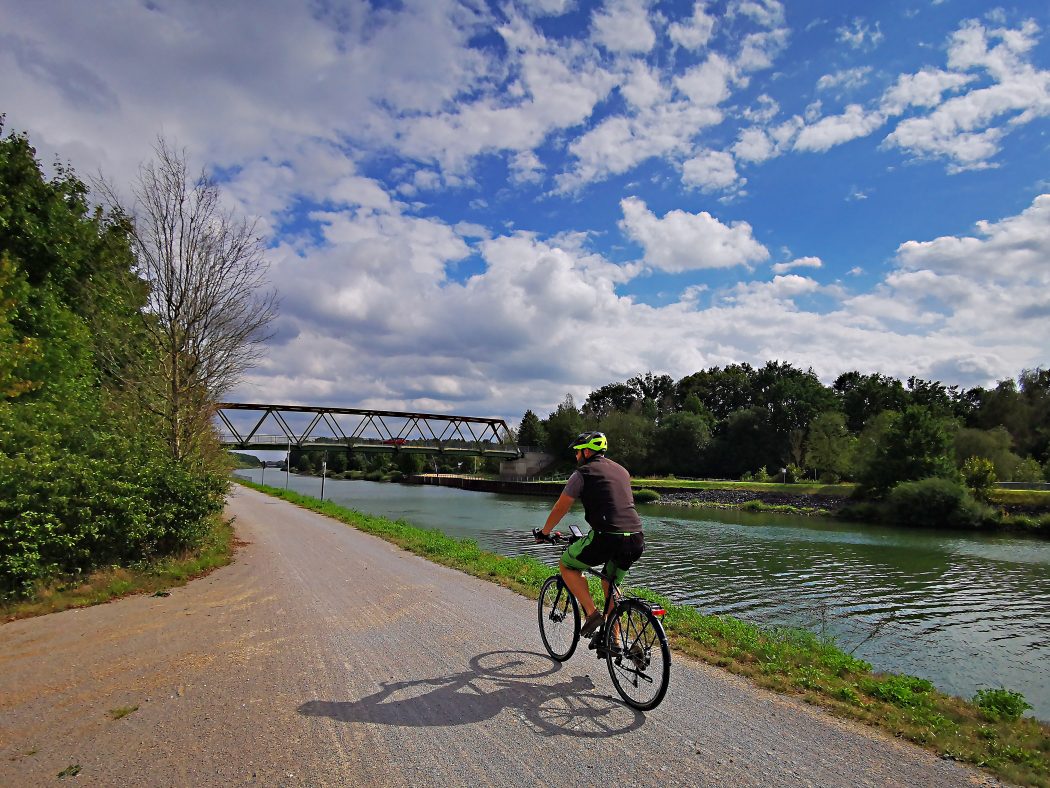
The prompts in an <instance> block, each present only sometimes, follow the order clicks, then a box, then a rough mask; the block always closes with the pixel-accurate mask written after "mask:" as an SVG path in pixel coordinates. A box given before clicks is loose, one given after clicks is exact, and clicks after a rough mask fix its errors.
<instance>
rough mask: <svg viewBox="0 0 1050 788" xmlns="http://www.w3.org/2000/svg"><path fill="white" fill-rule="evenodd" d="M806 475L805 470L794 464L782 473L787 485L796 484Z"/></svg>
mask: <svg viewBox="0 0 1050 788" xmlns="http://www.w3.org/2000/svg"><path fill="white" fill-rule="evenodd" d="M805 475H806V472H805V470H803V469H802V468H800V467H799V466H798V465H796V464H795V463H791V464H790V465H788V467H787V468H786V469H785V471H784V481H785V483H787V484H797V483H798V482H800V481H802V478H803V477H804V476H805Z"/></svg>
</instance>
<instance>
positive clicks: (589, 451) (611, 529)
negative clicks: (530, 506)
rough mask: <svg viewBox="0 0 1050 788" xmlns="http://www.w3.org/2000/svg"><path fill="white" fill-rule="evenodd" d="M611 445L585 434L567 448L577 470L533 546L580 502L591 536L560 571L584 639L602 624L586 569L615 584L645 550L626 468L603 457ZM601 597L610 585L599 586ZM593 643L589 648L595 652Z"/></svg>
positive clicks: (596, 434)
mask: <svg viewBox="0 0 1050 788" xmlns="http://www.w3.org/2000/svg"><path fill="white" fill-rule="evenodd" d="M608 446H609V443H608V441H607V440H606V437H605V435H604V434H603V433H601V432H584V433H581V434H580V435H578V436H577V438H576V440H574V441H573V442H572V444H571V445H570V446H569V448H570V449H572V450H573V451H574V452H576V464H577V465H578V466H579V467H577V469H576V470H575V471H574V472H573V474H572V475H571V476H570V477H569V480H568V481H567V482H566V484H565V489H563V490H562V493H561V496H560V497H559V498H558V501H557V502H556V503H555V504H554V507H553V508H552V509H551V512H550V514H549V515H548V516H547V522H546V523H545V524H544V526H543V529H542V530H541V531H540V532H539V533H538V534H537V535H536V541H542V540H544V539H548V538H549V537H550V533H551V531H552V530H553V529H554V526H556V525H557V524H558V523H559V522H560V521H561V519H562V518H563V517H564V516H565V514H566V513H567V512H568V511H569V509H571V508H572V505H573V504H574V503H575V502H576V501H577V500H581V501H583V510H584V516H585V518H586V520H587V523H588V524H589V525H590V526H591V531H590V533H588V534H587V536H585V537H584V538H583V539H580V540H579V541H577V542H575V543H574V544H572V545H570V546H569V549H568V550H566V551H565V552H564V553H562V556H561V565H560V566H559V570H560V572H561V576H562V578H563V579H564V580H565V585H567V586H568V587H569V590H570V591H571V592H572V593H573V596H575V597H576V599H577V601H579V603H580V604H581V605H582V606H583V611H584V613H585V614H586V616H587V618H586V620H585V621H584V623H583V626H582V627H581V629H580V634H581V635H583V636H584V637H589V636H590V635H592V634H593V633H594V632H595V631H596V630H597V629H598V628H599V627H600V626H601V623H602V613H601V611H600V610H598V607H597V605H595V604H594V599H592V598H591V591H590V588H588V586H587V579H586V578H585V577H584V576H583V572H584V570H585V569H587V567H592V566H597V565H598V564H605V568H604V570H603V572H604V573H605V574H607V575H610V576H612V577H613V579H614V581H615V582H616V584H617V585H619V584H620V582H621V581H622V580H623V578H624V577H625V576H626V575H627V570H628V569H630V568H631V565H632V564H633V563H634V562H635V561H637V560H638V558H639V556H641V554H642V551H643V550H644V549H645V537H644V536H643V535H642V521H641V519H640V518H639V517H638V512H637V511H636V510H635V508H634V493H633V492H632V491H631V477H630V474H628V473H627V469H626V468H624V467H623V466H622V465H619V464H618V463H615V462H613V461H612V460H610V459H609V458H608V457H606V456H605V451H606V449H608ZM602 588H603V589H604V591H605V598H606V599H608V598H609V583H608V581H606V580H603V581H602ZM594 646H595V644H593V643H592V644H591V647H592V648H593V647H594Z"/></svg>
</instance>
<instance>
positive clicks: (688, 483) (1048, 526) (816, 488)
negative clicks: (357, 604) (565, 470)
mask: <svg viewBox="0 0 1050 788" xmlns="http://www.w3.org/2000/svg"><path fill="white" fill-rule="evenodd" d="M403 481H404V482H405V483H407V484H433V485H439V486H442V487H453V488H456V489H462V490H473V491H475V492H489V493H504V494H508V495H532V496H542V497H546V498H557V497H558V495H559V494H560V493H561V491H562V489H563V488H564V486H565V482H564V480H549V481H544V480H538V481H505V480H502V479H497V478H491V477H483V476H467V475H454V474H417V475H414V476H410V477H408V478H406V479H404V480H403ZM633 486H634V489H635V492H636V493H637V492H638V491H639V490H652V491H653V492H655V493H658V494H659V499H658V501H652V502H659V503H660V504H661V505H668V506H688V507H712V508H723V509H725V508H735V509H745V510H751V511H780V512H785V513H790V514H801V515H819V516H829V517H840V518H843V519H850V520H855V521H859V522H872V523H876V522H878V521H877V520H876V519H872V518H871V517H870V516H869V515H870V514H872V513H873V512H874V510H872V509H871V507H867V508H864V509H862V510H857V509H856V503H857V502H856V501H853V500H851V498H850V495H851V494H852V492H853V490H854V488H855V485H852V484H807V483H800V484H776V483H763V482H732V481H693V480H668V479H635V480H634V481H633ZM990 503H991V504H992V505H993V506H994V507H995V508H996V509H998V510H999V511H1000V512H1001V513H1002V514H1004V515H1006V517H1005V519H1003V520H1002V521H1001V522H999V523H998V524H996V525H995V526H994V527H993V526H989V527H988V528H986V529H985V530H1002V531H1015V532H1024V533H1039V534H1043V535H1046V534H1050V492H1047V491H1042V490H1013V489H996V490H993V491H992V493H991V499H990ZM851 509H853V510H854V511H851ZM858 511H859V514H858Z"/></svg>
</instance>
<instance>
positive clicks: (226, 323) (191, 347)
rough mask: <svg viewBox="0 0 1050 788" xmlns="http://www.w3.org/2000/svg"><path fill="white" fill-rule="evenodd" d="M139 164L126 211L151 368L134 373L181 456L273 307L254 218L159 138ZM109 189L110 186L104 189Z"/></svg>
mask: <svg viewBox="0 0 1050 788" xmlns="http://www.w3.org/2000/svg"><path fill="white" fill-rule="evenodd" d="M154 150H155V152H156V159H155V160H154V161H151V162H149V163H147V164H144V165H143V166H142V167H140V168H139V174H138V178H137V179H136V181H135V183H134V186H133V193H134V198H135V202H134V208H133V210H132V211H131V213H130V216H129V218H130V227H131V238H132V247H133V250H134V253H135V260H136V266H137V268H138V273H139V275H140V276H141V277H142V278H143V279H144V280H145V281H146V283H147V284H148V287H149V294H148V298H147V304H146V309H145V310H144V312H143V319H144V321H145V326H146V334H147V336H148V338H149V344H150V345H151V350H152V355H153V359H152V362H153V363H152V366H153V372H152V374H149V375H144V376H142V381H140V382H143V383H146V385H145V387H144V388H145V389H146V391H147V392H148V396H147V398H146V399H147V407H148V408H149V409H150V410H151V411H152V412H153V413H154V414H155V415H156V416H157V417H159V418H160V419H161V420H162V422H163V424H164V429H165V431H166V433H167V435H168V443H169V445H170V448H171V453H172V456H173V457H174V458H175V459H176V460H180V461H181V460H184V459H186V458H187V457H189V456H191V455H192V454H193V453H194V452H195V450H196V449H197V448H198V445H199V442H200V437H201V436H202V435H206V434H207V433H208V431H209V430H210V429H211V426H210V425H211V419H212V416H213V413H214V406H215V404H216V403H217V402H219V401H220V399H221V397H222V395H223V394H224V393H226V392H228V391H229V390H230V389H231V388H232V387H233V386H234V385H235V384H236V383H237V382H238V380H239V379H240V378H241V376H242V375H243V374H244V372H245V371H246V370H248V369H249V368H250V367H252V366H253V365H254V364H255V363H256V362H257V361H258V359H259V356H260V354H261V352H262V346H261V343H262V342H263V341H265V340H266V339H268V338H269V336H270V334H267V327H268V326H269V324H270V322H271V321H272V320H273V318H274V317H275V316H276V314H277V298H276V293H275V292H274V291H272V290H268V289H267V287H266V271H267V265H266V262H265V260H264V256H263V252H264V246H263V242H262V239H261V238H260V237H259V235H258V234H257V232H256V224H255V222H254V221H249V220H247V219H245V218H242V217H238V216H236V215H235V214H234V213H233V212H232V211H229V210H226V209H224V208H222V206H220V204H219V197H220V195H219V188H218V186H217V185H216V183H215V182H214V180H212V179H211V178H209V177H208V176H207V174H206V173H204V172H201V174H200V175H198V176H197V177H196V178H195V179H191V178H190V176H189V170H188V166H187V163H186V153H185V151H175V150H173V149H172V148H171V147H170V146H169V145H168V143H167V142H166V141H165V140H164V139H163V138H160V139H158V141H157V145H156V146H155V148H154ZM110 194H111V195H112V192H110Z"/></svg>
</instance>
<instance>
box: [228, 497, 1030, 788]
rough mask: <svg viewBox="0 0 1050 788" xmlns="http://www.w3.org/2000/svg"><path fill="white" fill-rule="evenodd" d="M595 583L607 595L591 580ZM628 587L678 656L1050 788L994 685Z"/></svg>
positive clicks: (526, 565)
mask: <svg viewBox="0 0 1050 788" xmlns="http://www.w3.org/2000/svg"><path fill="white" fill-rule="evenodd" d="M237 483H238V484H243V485H244V486H246V487H250V488H252V489H255V490H259V491H260V492H264V493H267V494H268V495H272V496H275V497H278V498H283V499H284V500H286V501H289V502H291V503H294V504H296V505H297V506H301V507H303V508H305V509H310V510H312V511H315V512H318V513H320V514H323V515H326V516H328V517H331V518H333V519H335V520H338V521H340V522H342V523H345V524H347V525H349V526H352V527H354V528H356V529H358V530H360V531H364V532H365V533H369V534H373V535H375V536H378V537H380V538H382V539H385V540H386V541H388V542H392V543H393V544H396V545H398V546H399V547H402V548H404V549H405V550H407V551H409V552H411V553H415V554H416V555H420V556H422V557H424V558H426V559H428V560H430V561H433V562H434V563H438V564H442V565H444V566H448V567H452V568H454V569H458V570H460V571H463V572H465V573H467V574H470V575H473V576H475V577H480V578H483V579H485V580H490V581H493V582H496V583H499V584H500V585H503V586H505V587H507V588H510V589H513V590H514V591H517V592H519V593H521V594H524V595H525V596H528V597H530V598H532V599H536V598H537V597H538V596H539V590H540V586H541V585H542V584H543V581H544V580H545V579H546V578H548V577H550V575H551V571H552V569H551V567H549V566H547V565H546V564H544V563H542V562H540V561H537V560H535V559H533V558H527V557H519V558H507V557H505V556H501V555H497V554H495V553H490V552H487V551H485V550H482V549H480V548H479V547H478V545H477V543H476V542H474V541H472V540H469V539H453V538H452V537H449V536H446V535H445V534H444V533H442V532H441V531H439V530H436V529H423V528H419V527H417V526H414V525H411V524H410V523H407V522H405V521H403V520H397V521H393V520H389V519H387V518H385V517H377V516H373V515H368V514H362V513H361V512H357V511H354V510H352V509H346V508H344V507H342V506H338V505H337V504H334V503H332V502H331V501H320V500H318V499H316V498H311V497H310V496H306V495H302V494H300V493H296V492H293V491H290V490H283V489H278V488H275V487H264V486H262V485H258V484H255V483H252V482H249V481H246V480H244V479H237ZM522 538H523V539H524V538H525V534H524V533H523V534H522ZM591 589H592V592H593V593H595V594H596V598H600V589H599V587H598V583H597V582H596V581H594V580H593V579H592V586H591ZM630 593H632V594H635V595H637V596H641V597H644V598H646V599H649V600H651V601H653V602H656V603H657V604H660V605H662V606H663V607H664V608H665V609H666V610H667V614H666V615H665V617H664V626H665V628H666V630H667V634H668V638H669V639H670V641H671V644H672V646H673V647H674V649H675V650H676V651H678V652H680V653H683V654H687V655H689V656H691V657H694V658H697V659H701V660H703V661H705V662H708V663H711V664H713V665H717V666H719V667H722V668H726V669H727V670H730V671H732V672H734V673H738V674H741V675H744V676H748V677H750V678H751V679H752V680H754V681H755V682H756V683H757V684H759V685H761V686H763V687H766V688H769V689H772V690H775V691H778V692H783V693H786V694H790V695H795V696H799V697H801V698H802V699H803V700H805V701H806V702H808V703H811V704H814V705H817V706H820V707H822V708H824V709H827V710H829V711H831V712H832V713H834V714H837V715H839V716H842V717H847V718H850V719H855V720H859V721H862V722H865V723H867V724H869V725H872V726H875V727H877V728H880V729H882V730H884V731H886V732H888V733H890V734H892V735H893V736H897V737H900V738H904V739H907V740H909V741H912V742H915V743H916V744H919V745H921V746H923V747H926V748H927V749H930V750H932V751H934V752H936V753H938V754H939V755H941V756H942V757H944V758H951V759H955V760H959V761H963V762H966V763H970V764H974V765H976V766H980V767H984V768H986V769H988V770H989V771H991V772H992V773H994V774H995V775H997V776H998V777H1000V778H1002V779H1004V780H1007V781H1009V782H1013V783H1015V784H1020V785H1034V786H1043V787H1044V788H1046V787H1050V757H1048V751H1050V726H1048V725H1047V724H1046V723H1043V722H1041V721H1039V720H1036V719H1033V718H1030V717H1019V718H1018V717H1017V715H1019V714H1020V712H1021V711H1023V710H1024V706H1025V705H1026V704H1024V701H1023V699H1022V698H1020V696H1019V695H1017V694H1016V693H1010V692H1008V691H1003V693H999V692H998V691H996V694H995V698H994V702H986V704H985V706H984V707H982V706H978V705H977V704H976V703H974V702H970V701H965V700H962V699H960V698H955V697H952V696H950V695H945V694H943V693H941V692H938V691H937V690H936V689H934V687H933V685H932V684H930V683H929V682H928V681H925V680H924V679H919V678H915V677H913V676H898V675H894V674H884V673H873V672H872V670H871V665H869V664H868V663H867V662H864V661H863V660H859V659H856V658H855V657H853V656H851V655H849V654H846V653H845V652H843V651H842V650H841V649H839V648H838V647H837V646H836V645H835V643H834V641H833V640H832V639H830V638H822V637H818V636H816V635H814V634H813V633H811V632H807V631H805V630H799V629H762V628H761V627H758V626H756V625H754V624H750V623H747V622H745V621H740V620H738V619H734V618H731V617H729V616H706V615H703V614H702V613H700V612H699V611H698V610H696V609H695V608H693V607H691V606H687V605H676V604H673V603H672V602H671V601H670V600H669V599H667V598H666V597H663V596H660V595H659V594H655V593H653V592H652V591H649V590H647V589H640V588H634V589H630ZM671 691H672V692H673V691H674V688H673V687H672V688H671ZM1004 693H1005V694H1004Z"/></svg>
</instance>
